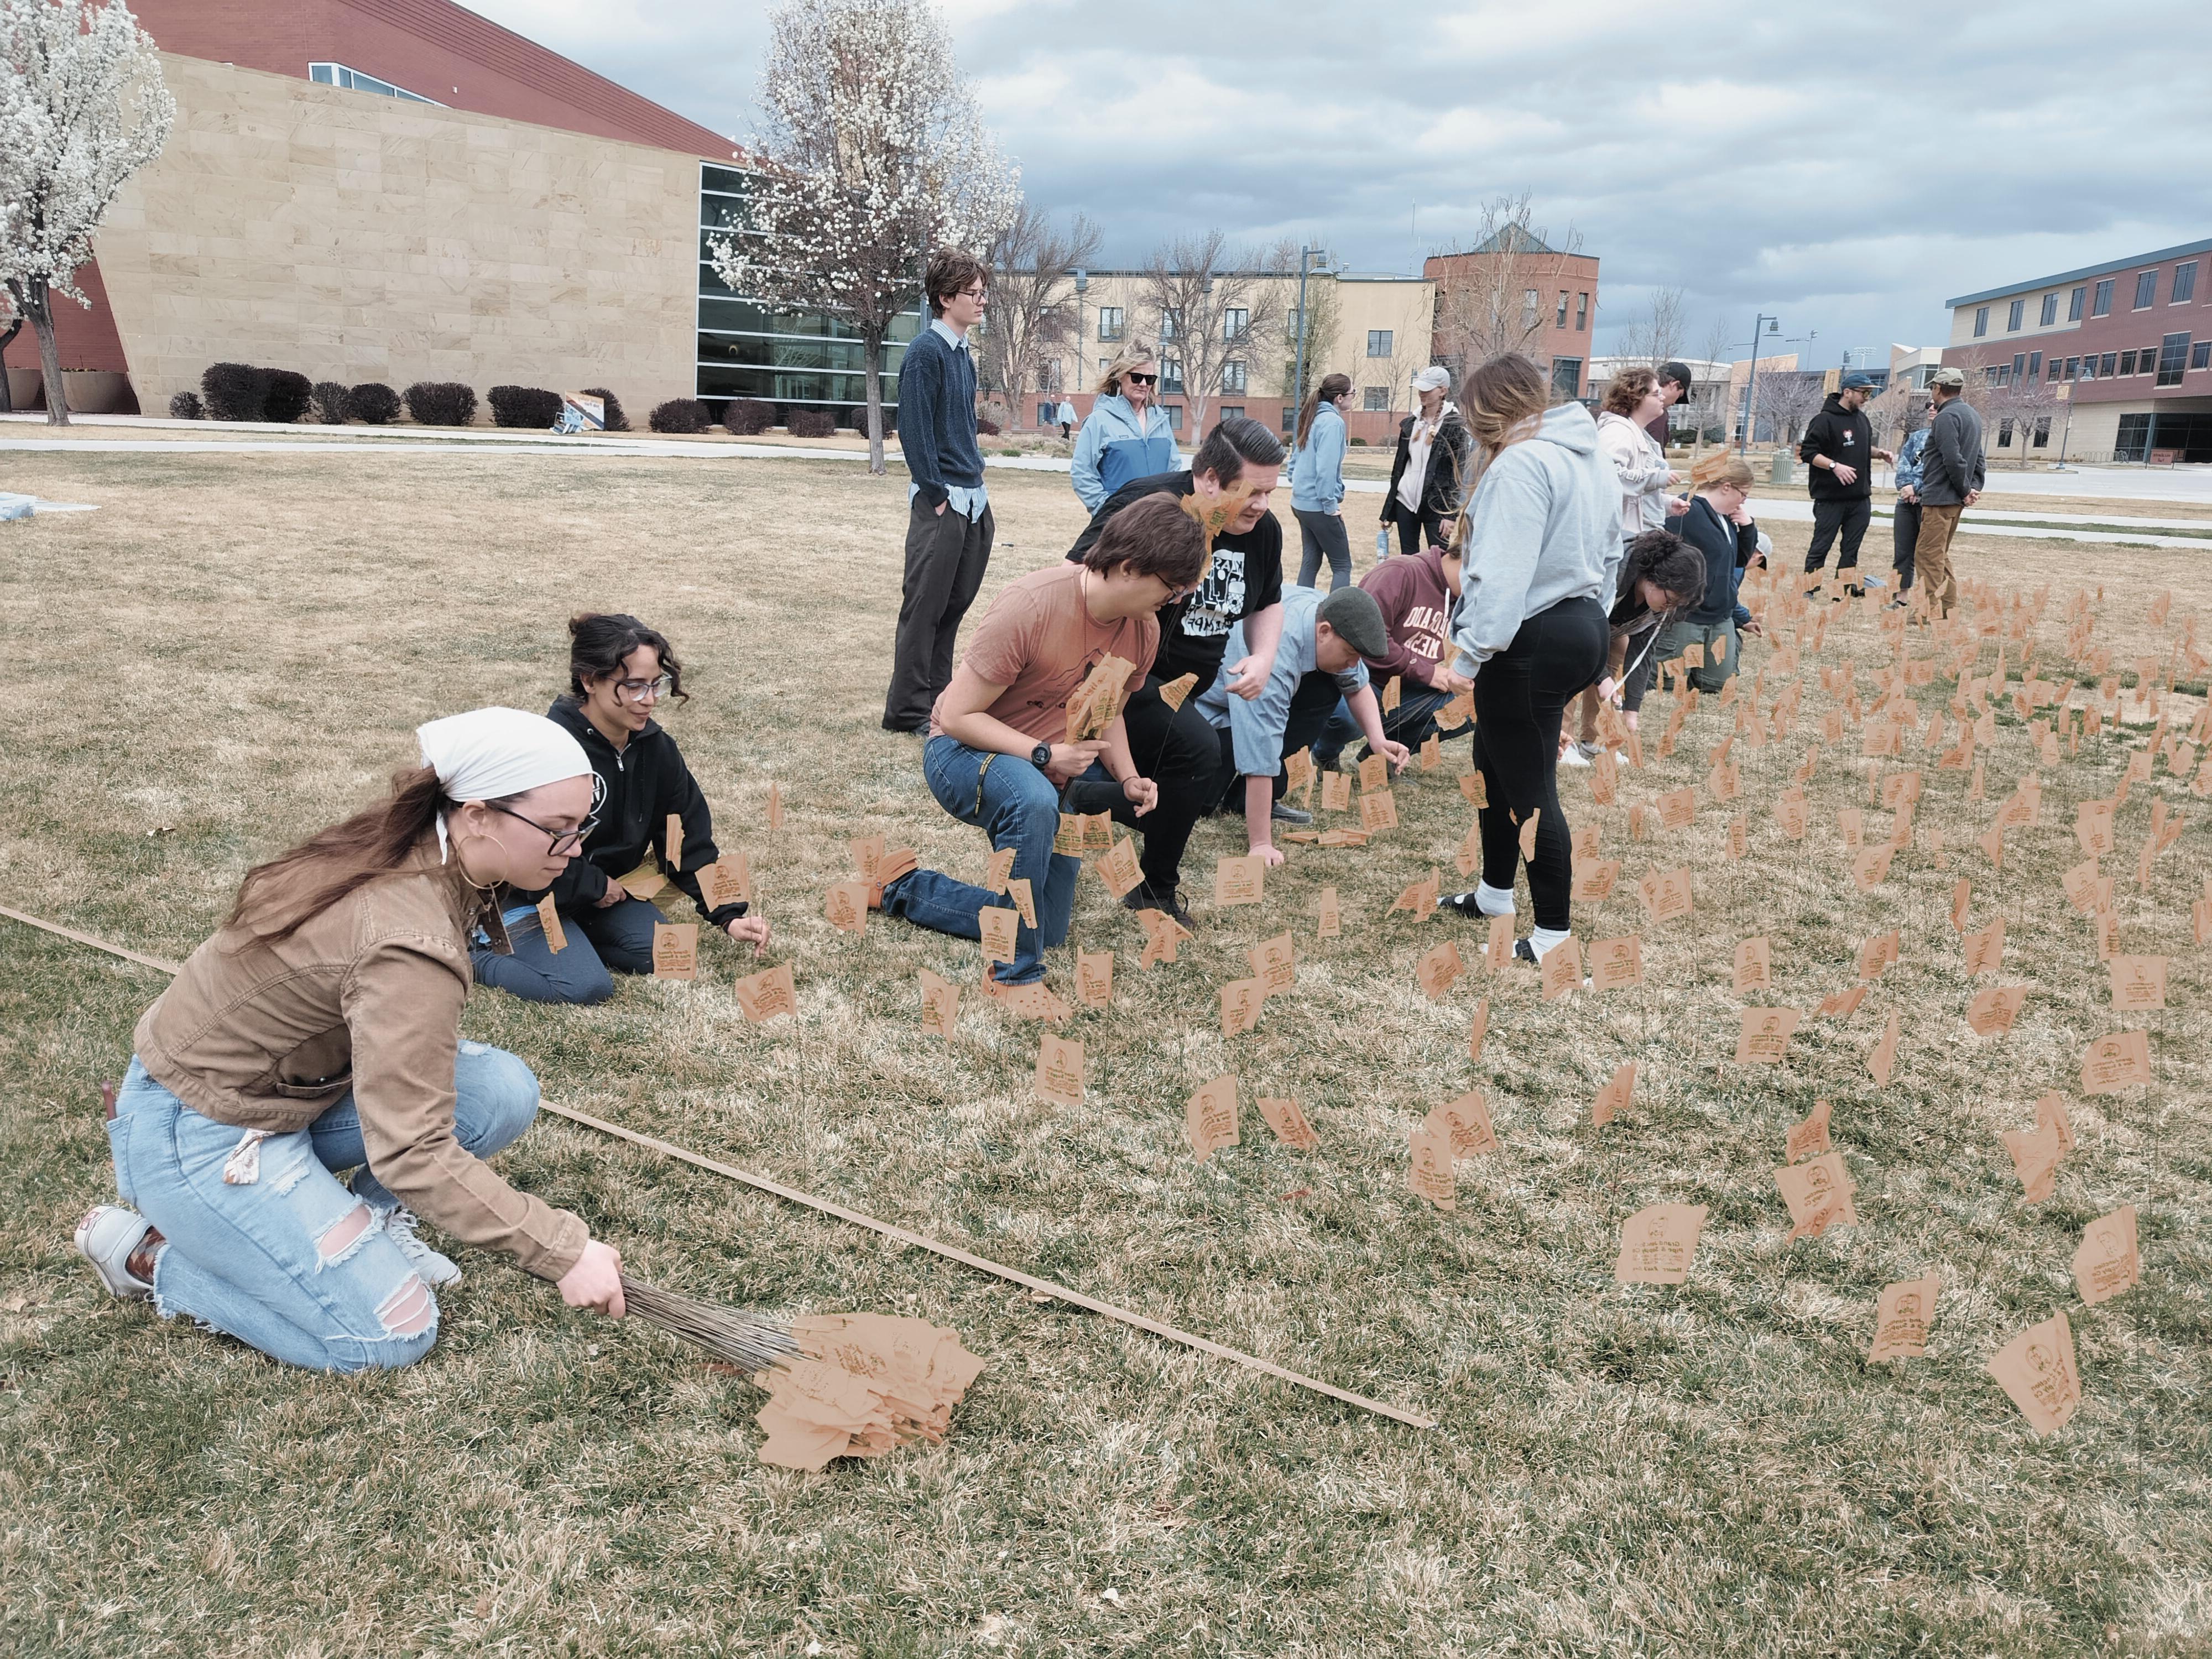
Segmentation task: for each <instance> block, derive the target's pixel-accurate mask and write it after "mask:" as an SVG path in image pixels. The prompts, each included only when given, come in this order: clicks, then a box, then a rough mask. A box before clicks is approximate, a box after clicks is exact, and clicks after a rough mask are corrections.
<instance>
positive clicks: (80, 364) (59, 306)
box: [0, 264, 130, 374]
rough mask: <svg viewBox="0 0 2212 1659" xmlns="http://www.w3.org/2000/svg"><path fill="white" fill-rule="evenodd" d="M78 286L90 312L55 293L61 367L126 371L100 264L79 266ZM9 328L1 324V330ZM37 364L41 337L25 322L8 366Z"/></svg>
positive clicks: (11, 345)
mask: <svg viewBox="0 0 2212 1659" xmlns="http://www.w3.org/2000/svg"><path fill="white" fill-rule="evenodd" d="M76 285H77V287H78V288H79V289H81V290H82V292H83V294H84V297H85V298H86V299H88V300H89V301H91V302H92V308H91V309H90V310H89V311H88V310H86V309H85V308H84V307H82V306H80V305H79V304H77V302H76V301H74V300H64V299H63V298H62V297H61V296H60V295H55V296H54V301H53V311H54V344H55V346H56V348H57V349H58V350H59V351H60V353H61V359H62V368H64V369H71V368H97V369H106V370H109V371H111V372H114V373H118V374H119V373H121V372H123V371H124V370H125V369H127V368H129V367H130V365H129V364H128V363H126V362H124V361H123V342H122V340H121V338H120V337H118V336H117V334H116V332H115V315H114V313H112V312H111V311H110V310H109V309H108V308H107V289H106V287H105V286H103V285H102V284H101V283H100V267H99V265H98V264H88V265H84V266H82V267H80V268H79V270H78V271H77V273H76ZM5 332H6V328H5V327H4V326H0V333H5ZM38 366H39V337H38V336H37V335H36V334H34V333H33V332H32V331H31V325H30V324H28V323H25V324H24V325H23V331H22V332H21V334H18V335H17V336H16V337H15V339H14V340H13V341H12V342H11V343H9V347H8V351H7V367H8V368H28V369H36V368H38Z"/></svg>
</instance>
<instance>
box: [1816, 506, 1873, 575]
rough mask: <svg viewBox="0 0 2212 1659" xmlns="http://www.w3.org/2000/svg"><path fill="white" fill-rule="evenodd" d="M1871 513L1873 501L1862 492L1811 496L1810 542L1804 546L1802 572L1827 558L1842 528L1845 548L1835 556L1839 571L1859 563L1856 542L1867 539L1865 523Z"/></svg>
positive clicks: (1851, 568) (1853, 568)
mask: <svg viewBox="0 0 2212 1659" xmlns="http://www.w3.org/2000/svg"><path fill="white" fill-rule="evenodd" d="M1873 517H1874V502H1873V501H1872V500H1871V499H1869V497H1867V496H1864V495H1849V496H1844V497H1841V498H1838V497H1836V496H1832V495H1815V496H1814V498H1813V544H1812V546H1810V547H1808V549H1806V550H1805V574H1807V575H1808V576H1809V575H1811V574H1813V573H1814V571H1815V570H1818V569H1819V568H1820V567H1821V566H1822V565H1823V564H1826V562H1827V560H1828V549H1829V547H1830V545H1831V544H1833V542H1834V541H1835V539H1836V532H1838V531H1839V530H1840V531H1841V532H1843V535H1844V550H1843V552H1842V553H1840V554H1839V555H1838V556H1837V558H1836V569H1837V571H1838V573H1841V572H1843V571H1845V570H1856V569H1857V568H1858V566H1859V544H1860V543H1861V542H1863V541H1864V540H1865V539H1866V532H1867V523H1868V521H1869V520H1871V519H1872V518H1873Z"/></svg>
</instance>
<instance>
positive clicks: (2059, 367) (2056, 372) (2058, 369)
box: [2043, 357, 2066, 381]
mask: <svg viewBox="0 0 2212 1659" xmlns="http://www.w3.org/2000/svg"><path fill="white" fill-rule="evenodd" d="M2065 370H2066V360H2065V359H2064V358H2063V357H2053V358H2052V359H2051V368H2050V369H2049V371H2048V372H2047V373H2045V375H2044V377H2043V378H2044V380H2045V381H2051V380H2057V378H2058V377H2059V376H2060V375H2061V374H2063V373H2065Z"/></svg>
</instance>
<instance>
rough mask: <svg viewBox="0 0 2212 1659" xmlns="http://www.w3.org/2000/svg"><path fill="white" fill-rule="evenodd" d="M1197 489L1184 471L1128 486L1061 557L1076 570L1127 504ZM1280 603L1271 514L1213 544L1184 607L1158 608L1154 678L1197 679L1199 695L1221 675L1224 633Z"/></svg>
mask: <svg viewBox="0 0 2212 1659" xmlns="http://www.w3.org/2000/svg"><path fill="white" fill-rule="evenodd" d="M1195 488H1196V486H1195V485H1194V484H1193V483H1191V477H1190V471H1189V469H1188V468H1185V469H1184V470H1183V471H1181V472H1158V473H1155V474H1153V476H1152V477H1149V478H1133V479H1131V480H1130V481H1129V482H1128V483H1125V484H1123V485H1122V486H1121V488H1120V489H1117V490H1115V492H1114V493H1113V494H1112V495H1109V496H1108V497H1107V498H1106V499H1105V500H1104V501H1101V502H1100V503H1099V504H1098V510H1097V512H1096V513H1092V514H1091V522H1090V523H1089V524H1087V525H1085V526H1083V533H1082V534H1081V535H1080V536H1078V537H1077V538H1075V545H1074V546H1073V547H1072V548H1070V549H1068V550H1067V556H1068V557H1069V558H1070V559H1071V560H1073V561H1074V562H1078V563H1080V562H1082V559H1083V556H1084V555H1085V553H1088V552H1089V551H1090V550H1091V544H1092V543H1094V542H1096V541H1097V539H1098V532H1100V531H1101V530H1103V528H1104V527H1105V525H1106V520H1109V519H1110V518H1112V517H1113V516H1114V515H1115V513H1119V512H1120V511H1121V509H1122V508H1123V507H1127V506H1128V504H1129V503H1130V502H1132V501H1142V500H1143V499H1144V498H1145V497H1146V496H1147V495H1162V494H1171V495H1190V494H1191V493H1192V492H1193V490H1194V489H1195ZM1282 599H1283V526H1282V521H1281V520H1279V519H1278V518H1276V517H1275V515H1274V514H1273V513H1263V514H1261V519H1260V522H1259V523H1257V524H1255V525H1254V526H1252V527H1251V528H1250V529H1249V530H1247V531H1243V532H1239V533H1237V534H1235V535H1222V536H1217V537H1216V538H1214V542H1213V562H1212V565H1211V566H1210V567H1209V568H1207V570H1206V580H1204V581H1202V582H1200V584H1199V585H1198V591H1197V592H1194V593H1193V594H1192V595H1191V596H1190V597H1189V598H1188V599H1178V600H1176V602H1175V603H1174V604H1172V605H1162V606H1161V607H1160V611H1159V618H1160V653H1159V656H1158V659H1157V660H1156V661H1155V662H1154V663H1153V665H1152V675H1153V678H1156V679H1158V680H1162V681H1167V680H1172V679H1176V678H1181V677H1182V675H1185V674H1195V675H1197V676H1198V688H1197V689H1198V690H1200V691H1203V690H1205V689H1206V687H1207V686H1209V685H1211V684H1213V682H1214V680H1215V678H1217V677H1218V675H1219V674H1220V672H1221V659H1222V657H1223V655H1224V654H1225V653H1226V652H1227V650H1228V648H1229V630H1230V629H1231V628H1232V627H1234V626H1235V625H1236V624H1237V623H1240V622H1243V620H1244V618H1245V617H1249V616H1250V615H1252V614H1253V613H1254V612H1255V611H1265V610H1266V609H1267V607H1268V606H1269V605H1279V604H1281V603H1282Z"/></svg>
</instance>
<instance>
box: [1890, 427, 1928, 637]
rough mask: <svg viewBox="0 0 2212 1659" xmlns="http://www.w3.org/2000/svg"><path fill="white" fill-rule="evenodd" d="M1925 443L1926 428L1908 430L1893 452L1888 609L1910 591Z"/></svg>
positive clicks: (1903, 600)
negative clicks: (1893, 584) (1893, 592)
mask: <svg viewBox="0 0 2212 1659" xmlns="http://www.w3.org/2000/svg"><path fill="white" fill-rule="evenodd" d="M1927 447H1928V428H1926V427H1924V426H1923V427H1922V428H1920V429H1919V430H1918V431H1917V432H1913V433H1910V434H1908V435H1906V437H1905V447H1903V448H1902V449H1900V450H1899V451H1898V452H1897V501H1896V504H1895V505H1894V506H1893V507H1891V509H1890V513H1891V514H1892V516H1891V519H1890V526H1889V527H1890V538H1891V545H1892V547H1893V552H1892V554H1891V556H1890V564H1891V566H1892V567H1893V568H1894V569H1895V570H1896V572H1897V597H1896V598H1895V599H1892V600H1891V601H1890V602H1889V608H1890V609H1891V610H1892V611H1899V610H1902V609H1903V608H1904V607H1905V605H1908V604H1910V603H1911V600H1910V599H1907V598H1906V595H1908V594H1909V593H1911V592H1912V546H1913V544H1914V543H1916V542H1917V541H1918V540H1919V539H1920V457H1921V454H1922V453H1923V452H1924V451H1925V450H1926V449H1927Z"/></svg>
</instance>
